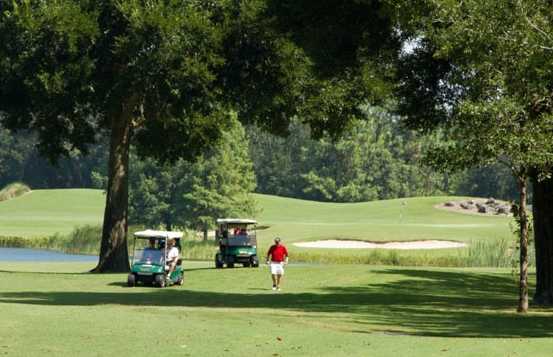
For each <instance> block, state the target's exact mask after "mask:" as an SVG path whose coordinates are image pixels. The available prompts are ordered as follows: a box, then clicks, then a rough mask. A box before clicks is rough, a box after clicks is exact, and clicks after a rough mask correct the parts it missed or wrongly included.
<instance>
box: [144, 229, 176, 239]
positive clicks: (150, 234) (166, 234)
mask: <svg viewBox="0 0 553 357" xmlns="http://www.w3.org/2000/svg"><path fill="white" fill-rule="evenodd" d="M134 236H135V237H136V238H144V239H150V238H165V239H169V238H176V239H178V238H182V232H172V231H154V230H152V229H147V230H145V231H140V232H135V233H134Z"/></svg>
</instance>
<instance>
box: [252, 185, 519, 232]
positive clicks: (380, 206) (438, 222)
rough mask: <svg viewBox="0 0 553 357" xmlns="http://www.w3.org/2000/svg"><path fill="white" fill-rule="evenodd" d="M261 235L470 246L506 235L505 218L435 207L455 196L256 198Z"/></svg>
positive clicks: (508, 220) (507, 226)
mask: <svg viewBox="0 0 553 357" xmlns="http://www.w3.org/2000/svg"><path fill="white" fill-rule="evenodd" d="M256 198H257V201H258V202H259V203H260V204H259V205H260V207H262V209H263V211H262V212H261V214H260V215H259V222H260V223H261V224H263V225H269V226H270V229H268V230H266V231H262V234H264V233H265V232H266V233H268V234H273V235H275V234H279V235H282V236H284V237H286V238H287V240H288V241H303V240H316V239H362V240H368V241H404V240H420V239H445V240H457V241H464V242H468V241H471V240H476V239H496V238H500V237H505V236H506V235H510V234H511V233H510V230H509V222H510V221H511V218H509V217H506V216H478V215H472V214H463V213H456V212H449V211H446V210H441V209H437V208H435V207H434V206H436V205H438V204H441V203H444V202H446V201H450V200H454V199H461V198H455V197H417V198H404V199H395V200H385V201H372V202H363V203H323V202H313V201H303V200H296V199H291V198H283V197H277V196H268V195H256Z"/></svg>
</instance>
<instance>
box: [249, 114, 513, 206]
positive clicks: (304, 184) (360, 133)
mask: <svg viewBox="0 0 553 357" xmlns="http://www.w3.org/2000/svg"><path fill="white" fill-rule="evenodd" d="M365 115H366V119H365V120H364V121H361V122H358V123H357V124H356V125H355V126H353V127H352V128H350V129H349V130H348V131H347V132H346V133H345V134H344V136H343V137H342V138H341V139H340V140H339V141H336V142H332V141H330V140H328V139H321V140H312V139H311V138H310V133H309V128H308V127H307V126H305V125H301V124H299V123H297V122H296V123H293V126H292V127H291V130H290V135H289V136H288V137H286V138H280V137H275V136H274V135H270V134H267V133H264V132H263V131H262V130H259V129H256V128H250V129H249V133H250V143H251V144H250V153H251V158H252V160H253V163H254V171H255V174H256V177H257V191H258V192H261V193H268V194H274V195H280V196H288V197H295V198H303V199H310V200H318V201H334V202H361V201H371V200H377V199H391V198H398V197H410V196H429V195H440V194H456V195H470V196H483V197H486V196H492V197H499V198H503V199H512V198H514V197H515V195H516V186H515V183H514V180H513V179H512V177H511V175H510V174H509V172H508V169H507V168H505V167H503V166H502V165H500V164H493V165H489V166H485V167H477V168H474V169H470V170H466V171H463V172H457V173H454V174H450V173H441V172H438V171H436V170H432V169H431V168H429V167H427V166H425V165H424V156H425V155H424V154H425V152H426V149H427V148H428V147H429V146H430V145H431V144H432V143H433V142H434V141H436V140H439V139H436V138H434V137H430V136H422V135H419V134H417V133H416V132H414V131H410V130H407V129H405V128H404V127H403V126H402V125H401V123H400V121H399V118H398V117H396V116H393V115H391V114H390V113H389V112H387V111H386V110H384V109H382V108H375V107H372V108H365Z"/></svg>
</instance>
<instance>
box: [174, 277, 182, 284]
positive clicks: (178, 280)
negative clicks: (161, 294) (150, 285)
mask: <svg viewBox="0 0 553 357" xmlns="http://www.w3.org/2000/svg"><path fill="white" fill-rule="evenodd" d="M175 284H177V285H182V284H184V276H182V275H181V276H179V278H178V279H177V281H176V282H175Z"/></svg>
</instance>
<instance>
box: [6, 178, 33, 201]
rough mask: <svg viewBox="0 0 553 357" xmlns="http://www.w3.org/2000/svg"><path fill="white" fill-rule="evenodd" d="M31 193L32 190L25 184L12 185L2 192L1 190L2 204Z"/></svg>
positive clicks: (15, 183) (16, 183)
mask: <svg viewBox="0 0 553 357" xmlns="http://www.w3.org/2000/svg"><path fill="white" fill-rule="evenodd" d="M30 191H31V188H30V187H29V186H27V185H25V184H24V183H21V182H14V183H10V184H9V185H7V186H6V187H4V188H3V189H2V190H0V202H1V201H7V200H10V199H12V198H15V197H19V196H21V195H24V194H25V193H27V192H30Z"/></svg>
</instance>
